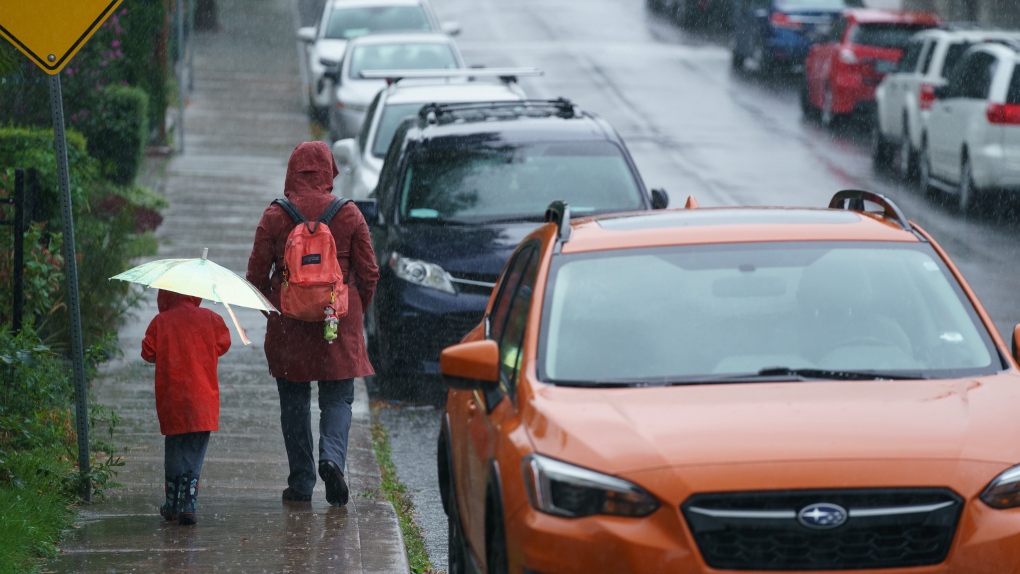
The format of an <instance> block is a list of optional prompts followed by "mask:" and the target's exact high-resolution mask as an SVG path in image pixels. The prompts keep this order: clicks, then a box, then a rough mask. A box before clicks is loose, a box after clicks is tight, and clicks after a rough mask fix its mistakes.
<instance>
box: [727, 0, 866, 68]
mask: <svg viewBox="0 0 1020 574" xmlns="http://www.w3.org/2000/svg"><path fill="white" fill-rule="evenodd" d="M733 4H734V5H733V9H732V13H733V16H732V18H733V40H732V52H731V54H732V58H731V59H732V64H733V68H734V69H736V70H738V71H744V70H746V69H751V70H753V71H755V72H757V73H759V74H769V73H773V72H781V71H800V69H801V68H802V67H803V64H804V58H806V57H807V54H808V51H809V50H810V49H811V46H812V45H814V43H815V42H818V41H819V40H821V39H822V38H824V37H826V35H828V34H829V31H830V29H831V27H832V23H833V21H834V20H835V19H836V17H837V16H839V15H840V13H842V12H843V11H844V10H846V9H847V8H858V7H861V6H863V4H862V3H861V0H733Z"/></svg>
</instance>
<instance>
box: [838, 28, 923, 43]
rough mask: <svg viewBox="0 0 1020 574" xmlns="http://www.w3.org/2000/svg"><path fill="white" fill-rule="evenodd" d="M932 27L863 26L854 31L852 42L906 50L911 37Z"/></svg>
mask: <svg viewBox="0 0 1020 574" xmlns="http://www.w3.org/2000/svg"><path fill="white" fill-rule="evenodd" d="M929 27H930V26H907V25H904V24H862V25H860V26H857V28H855V29H854V32H853V36H851V40H850V41H851V42H853V43H854V44H857V45H860V46H874V47H876V48H900V49H902V48H905V47H906V45H907V42H909V41H910V37H911V36H913V35H914V34H916V33H918V32H920V31H921V30H927V29H928V28H929Z"/></svg>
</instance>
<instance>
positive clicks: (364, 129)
mask: <svg viewBox="0 0 1020 574" xmlns="http://www.w3.org/2000/svg"><path fill="white" fill-rule="evenodd" d="M381 98H382V92H379V93H378V94H376V95H375V97H374V98H372V103H371V104H370V105H369V106H368V111H367V112H365V121H363V122H361V130H360V131H359V132H358V150H360V151H362V152H364V151H365V149H366V147H365V144H366V143H367V142H368V132H369V131H370V130H371V129H372V124H373V123H375V122H374V121H373V120H374V119H375V114H376V111H377V110H378V109H379V100H380V99H381ZM395 131H397V126H393V129H392V130H391V131H390V138H391V139H392V138H393V132H395ZM389 143H390V142H389V141H387V142H386V145H387V147H388V146H389ZM385 152H386V149H385V148H383V153H385Z"/></svg>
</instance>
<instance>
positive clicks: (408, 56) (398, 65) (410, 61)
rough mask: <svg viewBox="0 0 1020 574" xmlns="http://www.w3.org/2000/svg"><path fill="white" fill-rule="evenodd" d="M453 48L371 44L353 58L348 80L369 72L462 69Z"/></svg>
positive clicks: (359, 48) (411, 44) (440, 45)
mask: <svg viewBox="0 0 1020 574" xmlns="http://www.w3.org/2000/svg"><path fill="white" fill-rule="evenodd" d="M459 67H460V66H459V65H458V63H457V57H456V56H455V55H454V54H453V48H452V47H450V45H449V44H447V43H445V42H444V43H437V42H428V43H424V42H420V43H399V44H368V45H365V46H358V47H357V48H356V49H355V50H354V53H353V54H351V66H350V71H349V72H348V76H349V77H351V78H360V77H361V76H360V74H361V72H365V71H368V70H434V69H447V70H449V69H454V68H459Z"/></svg>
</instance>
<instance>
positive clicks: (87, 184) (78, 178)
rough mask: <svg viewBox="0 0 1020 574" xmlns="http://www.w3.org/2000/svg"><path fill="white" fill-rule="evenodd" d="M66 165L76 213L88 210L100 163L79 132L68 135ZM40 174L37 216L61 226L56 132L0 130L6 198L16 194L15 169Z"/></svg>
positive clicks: (0, 180)
mask: <svg viewBox="0 0 1020 574" xmlns="http://www.w3.org/2000/svg"><path fill="white" fill-rule="evenodd" d="M66 141H67V163H68V169H69V170H70V182H71V202H72V203H73V204H74V207H75V209H76V210H83V209H84V210H87V209H88V197H89V191H90V189H91V188H92V186H93V185H94V184H95V182H96V180H97V178H98V175H99V172H98V167H99V166H98V163H97V162H96V160H94V159H93V158H92V157H91V156H90V155H89V154H88V151H87V146H86V143H85V138H84V137H83V136H82V135H81V134H80V133H78V132H76V131H70V130H69V131H68V132H67V137H66ZM16 167H23V168H26V169H27V168H35V169H37V170H39V186H40V188H41V189H40V197H38V198H33V200H32V201H37V205H36V208H35V212H36V213H37V214H38V215H39V220H41V221H49V220H53V221H55V222H56V224H57V228H58V229H59V225H60V180H59V179H58V174H57V157H56V153H54V150H53V130H52V129H39V128H8V127H0V190H3V191H2V193H3V197H10V196H12V195H13V193H14V168H16Z"/></svg>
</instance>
